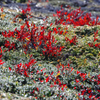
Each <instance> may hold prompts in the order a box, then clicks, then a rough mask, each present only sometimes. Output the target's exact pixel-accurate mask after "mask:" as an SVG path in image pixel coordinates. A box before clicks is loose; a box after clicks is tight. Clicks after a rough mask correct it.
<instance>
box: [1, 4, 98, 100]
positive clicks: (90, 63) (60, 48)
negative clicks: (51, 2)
mask: <svg viewBox="0 0 100 100" xmlns="http://www.w3.org/2000/svg"><path fill="white" fill-rule="evenodd" d="M69 9H71V8H69ZM0 25H1V27H0V89H1V90H2V91H4V92H6V93H7V92H8V93H12V94H17V95H19V96H22V97H28V98H29V99H31V100H35V99H38V100H47V99H50V100H53V99H54V100H56V99H57V100H58V99H59V100H67V99H69V100H73V99H75V100H99V99H100V26H99V25H100V22H99V20H98V17H97V18H96V19H93V18H91V14H90V13H86V14H85V15H84V12H83V11H82V10H81V8H78V9H75V10H72V11H71V12H70V13H69V12H67V10H65V9H63V8H61V10H60V11H57V13H56V14H53V15H52V16H48V17H46V18H45V19H43V20H40V21H38V22H36V21H35V20H34V18H33V17H32V15H31V9H30V7H29V5H28V7H27V9H25V10H22V12H20V13H13V14H10V13H9V12H8V13H7V12H5V9H3V8H1V11H0ZM17 98H18V97H17ZM8 99H10V100H12V99H15V98H13V97H9V98H8ZM18 99H19V100H20V98H18Z"/></svg>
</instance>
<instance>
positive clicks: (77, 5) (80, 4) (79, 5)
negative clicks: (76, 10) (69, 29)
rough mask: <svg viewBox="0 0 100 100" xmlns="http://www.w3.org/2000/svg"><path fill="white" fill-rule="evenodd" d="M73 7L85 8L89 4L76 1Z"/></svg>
mask: <svg viewBox="0 0 100 100" xmlns="http://www.w3.org/2000/svg"><path fill="white" fill-rule="evenodd" d="M73 5H74V6H75V7H85V6H87V5H88V3H87V2H86V1H80V0H75V1H74V2H73Z"/></svg>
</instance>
